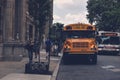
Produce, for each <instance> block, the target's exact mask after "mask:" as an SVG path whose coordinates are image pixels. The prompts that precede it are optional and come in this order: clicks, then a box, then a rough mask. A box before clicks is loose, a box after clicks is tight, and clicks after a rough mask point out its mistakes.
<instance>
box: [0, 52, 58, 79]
mask: <svg viewBox="0 0 120 80" xmlns="http://www.w3.org/2000/svg"><path fill="white" fill-rule="evenodd" d="M40 53H41V56H42V60H44V59H46V57H45V55H46V54H45V51H44V50H42V51H41V52H40ZM59 60H60V57H54V56H51V59H50V68H49V72H50V73H49V74H25V73H24V71H25V70H24V68H25V63H27V62H28V58H24V59H23V60H22V61H20V62H14V61H5V62H0V64H2V65H0V80H51V77H52V75H53V74H54V75H55V74H56V73H54V71H55V68H56V67H58V64H59Z"/></svg>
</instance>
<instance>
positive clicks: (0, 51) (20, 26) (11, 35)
mask: <svg viewBox="0 0 120 80" xmlns="http://www.w3.org/2000/svg"><path fill="white" fill-rule="evenodd" d="M34 28H35V26H34V22H33V18H32V17H31V16H30V15H29V12H28V0H0V60H21V59H22V57H23V56H24V55H26V54H25V53H26V50H25V49H24V47H23V46H24V45H25V43H26V41H27V40H28V39H29V38H32V39H33V38H34Z"/></svg>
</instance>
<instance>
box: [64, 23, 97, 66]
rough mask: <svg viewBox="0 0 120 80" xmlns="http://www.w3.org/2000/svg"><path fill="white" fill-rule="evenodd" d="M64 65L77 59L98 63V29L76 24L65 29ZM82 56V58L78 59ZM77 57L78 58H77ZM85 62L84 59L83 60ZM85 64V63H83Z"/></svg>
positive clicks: (88, 25)
mask: <svg viewBox="0 0 120 80" xmlns="http://www.w3.org/2000/svg"><path fill="white" fill-rule="evenodd" d="M63 37H64V44H63V63H64V64H66V63H68V62H70V61H71V59H72V57H75V58H74V59H72V61H74V60H75V59H77V58H83V57H84V58H86V60H88V62H90V63H92V64H96V63H97V52H98V48H97V44H96V39H95V37H96V27H95V26H93V25H90V24H83V23H76V24H69V25H66V26H64V29H63ZM78 56H82V57H78ZM76 57H77V58H76ZM83 60H84V59H83ZM83 62H84V61H83Z"/></svg>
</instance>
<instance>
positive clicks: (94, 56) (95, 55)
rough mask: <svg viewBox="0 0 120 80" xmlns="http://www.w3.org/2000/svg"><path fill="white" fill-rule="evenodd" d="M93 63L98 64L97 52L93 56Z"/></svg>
mask: <svg viewBox="0 0 120 80" xmlns="http://www.w3.org/2000/svg"><path fill="white" fill-rule="evenodd" d="M92 58H93V59H92V64H97V54H96V53H95V54H94V55H93V57H92Z"/></svg>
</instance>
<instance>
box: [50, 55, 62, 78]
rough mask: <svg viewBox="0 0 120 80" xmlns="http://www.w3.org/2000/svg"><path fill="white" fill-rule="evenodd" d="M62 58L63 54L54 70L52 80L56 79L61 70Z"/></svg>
mask: <svg viewBox="0 0 120 80" xmlns="http://www.w3.org/2000/svg"><path fill="white" fill-rule="evenodd" d="M61 59H62V56H61V57H60V60H59V62H58V64H57V66H56V68H55V70H54V72H53V74H52V76H51V78H50V80H56V78H57V74H58V71H59V66H60V62H61Z"/></svg>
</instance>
